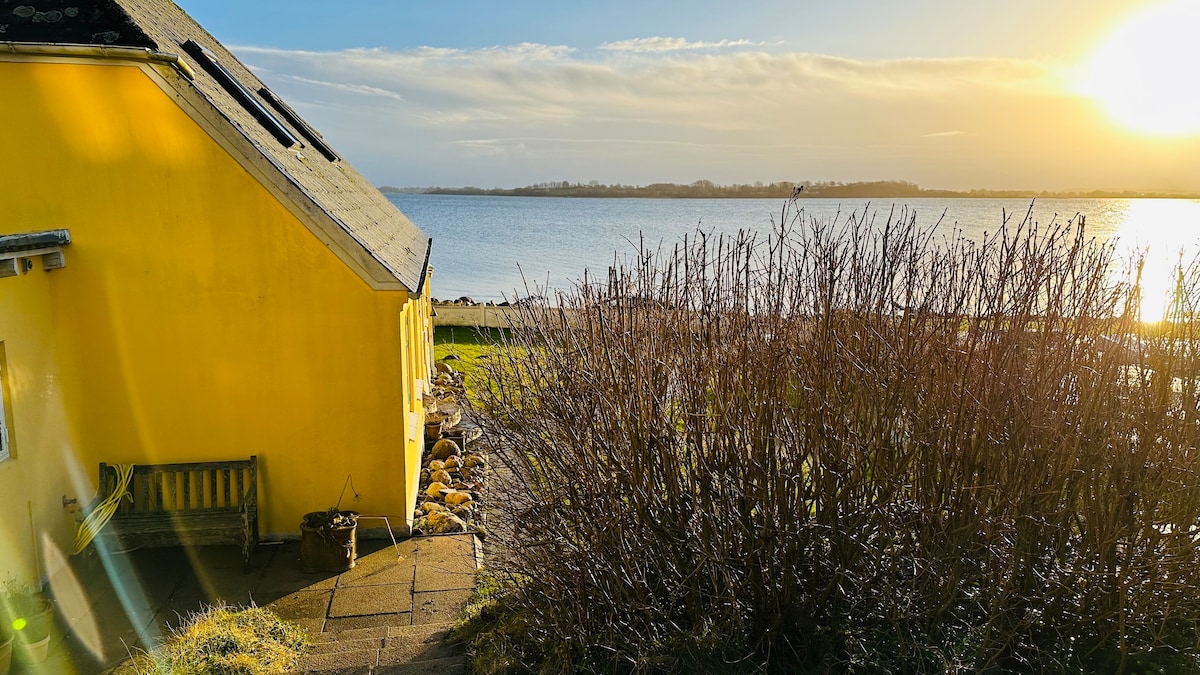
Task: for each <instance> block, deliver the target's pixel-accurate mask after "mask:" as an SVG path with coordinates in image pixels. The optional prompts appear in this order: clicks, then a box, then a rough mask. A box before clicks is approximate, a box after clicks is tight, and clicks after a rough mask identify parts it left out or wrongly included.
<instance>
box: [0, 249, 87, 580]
mask: <svg viewBox="0 0 1200 675" xmlns="http://www.w3.org/2000/svg"><path fill="white" fill-rule="evenodd" d="M62 272H63V270H57V271H53V272H44V271H42V269H41V264H40V262H35V263H34V268H33V270H32V271H31V272H29V273H28V274H24V275H21V276H17V277H8V278H4V279H0V358H3V362H2V363H0V373H3V377H4V379H5V381H6V382H5V384H7V392H6V393H7V394H8V398H9V400H8V406H6V408H7V410H6V412H7V413H8V415H7V422H8V432H9V440H10V449H11V450H12V457H11V458H9V459H7V460H4V461H0V514H2V515H0V581H4V580H6V579H13V580H17V581H21V582H26V583H32V582H35V581H37V580H38V579H39V578H41V577H43V576H45V574H46V565H45V563H44V557H45V555H46V553H47V552H46V551H44V550H42V546H41V541H42V539H43V535H47V536H48V537H49V539H50V541H53V542H56V546H58V547H63V546H66V545H69V543H70V541H71V539H72V537H73V530H72V527H71V524H72V520H71V518H70V516H69V515H68V514H67V513H66V512H65V511H64V509H63V505H62V495H64V494H73V493H74V487H73V486H72V482H71V476H70V475H69V473H68V472H67V471H64V470H63V469H64V466H67V465H68V464H69V463H70V462H71V461H73V457H74V448H75V444H74V443H73V441H72V439H71V436H70V433H69V430H68V425H67V424H66V415H65V413H64V406H63V396H62V388H61V387H60V382H61V377H60V371H59V369H58V364H57V362H56V359H55V353H54V349H53V333H54V315H53V312H51V311H50V288H49V281H50V280H49V277H51V276H53V275H54V274H60V273H62Z"/></svg>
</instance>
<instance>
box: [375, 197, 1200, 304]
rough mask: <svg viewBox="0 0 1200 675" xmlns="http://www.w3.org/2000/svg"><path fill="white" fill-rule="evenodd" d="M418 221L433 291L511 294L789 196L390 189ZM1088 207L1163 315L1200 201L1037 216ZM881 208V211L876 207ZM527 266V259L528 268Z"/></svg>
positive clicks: (1193, 246) (959, 202) (1199, 239)
mask: <svg viewBox="0 0 1200 675" xmlns="http://www.w3.org/2000/svg"><path fill="white" fill-rule="evenodd" d="M389 198H390V199H391V200H392V202H393V203H395V204H396V205H397V206H399V207H400V210H401V211H403V212H404V213H405V214H406V215H407V216H408V217H409V218H411V219H412V220H413V221H414V222H415V223H416V224H417V225H419V226H420V227H421V228H422V229H424V230H425V232H426V233H427V234H429V235H430V236H432V237H433V239H434V245H433V256H432V259H431V262H432V264H433V266H434V268H435V273H434V275H433V295H434V296H435V297H438V298H449V299H453V298H457V297H459V296H463V295H468V296H472V297H473V298H475V299H476V300H478V301H481V302H482V301H485V300H496V301H498V300H502V299H504V297H505V296H508V297H511V296H512V295H513V291H514V290H516V289H521V288H523V287H524V282H523V281H522V273H524V275H525V278H527V279H530V280H531V281H535V282H538V283H542V284H549V285H550V286H551V287H553V288H569V287H570V286H571V284H572V282H573V281H575V280H577V279H579V278H580V277H581V276H582V273H583V270H584V269H585V268H588V269H590V270H592V271H593V272H597V271H599V272H601V273H603V271H604V270H605V269H606V268H607V266H608V265H610V264H611V263H612V262H613V258H614V254H617V255H621V256H625V255H629V254H632V253H634V252H635V251H636V245H637V242H638V240H639V237H642V236H644V237H645V240H646V241H647V242H648V243H649V244H650V245H651V246H657V245H658V244H659V243H660V242H661V243H662V245H663V246H665V247H670V246H673V245H674V244H675V242H677V241H680V240H681V239H682V237H683V236H684V235H685V234H691V233H693V232H695V230H696V228H697V227H700V228H701V229H703V230H705V231H715V232H723V233H736V232H737V231H738V230H750V231H757V232H761V233H764V234H765V233H766V232H768V231H769V230H770V228H771V223H772V220H775V221H778V220H779V216H780V212H781V207H782V206H783V204H784V202H785V200H782V199H588V198H547V197H464V196H448V195H395V194H393V195H389ZM798 204H799V205H800V206H802V207H803V208H804V210H805V214H806V216H812V217H815V218H818V219H821V218H826V219H827V218H832V217H835V216H836V215H837V214H839V213H841V214H842V216H843V217H844V216H845V215H846V214H847V213H849V212H851V211H855V212H857V213H860V214H861V213H862V212H863V211H864V210H866V211H868V213H869V214H874V219H875V222H876V223H882V222H883V221H884V220H886V218H887V216H888V214H889V212H891V211H892V210H893V208H895V211H896V213H897V214H898V213H899V211H900V209H901V208H903V207H907V208H909V209H911V210H914V211H915V212H916V214H917V219H918V224H920V225H922V226H933V225H934V224H935V223H938V222H940V223H941V227H942V228H945V229H946V230H947V232H948V231H949V230H950V229H951V228H953V227H958V228H960V229H961V230H962V231H963V234H964V235H965V236H967V237H968V238H971V239H975V240H978V239H980V238H982V237H983V235H984V233H985V232H995V231H996V230H997V229H998V228H999V227H1000V225H1001V223H1002V221H1003V219H1004V218H1005V216H1008V217H1009V221H1008V222H1009V225H1010V226H1015V225H1016V224H1017V223H1019V222H1020V221H1021V219H1022V218H1023V217H1024V216H1025V214H1026V213H1027V212H1028V211H1029V209H1030V201H1029V200H1022V199H906V200H891V199H876V200H871V201H867V200H861V199H859V200H834V199H804V200H801V201H800V202H798ZM1077 214H1083V215H1085V216H1086V217H1087V232H1088V234H1090V235H1092V236H1095V237H1097V238H1098V239H1100V240H1102V241H1107V240H1110V239H1112V238H1113V237H1116V238H1117V249H1118V256H1119V258H1120V260H1121V261H1122V262H1125V261H1126V260H1128V259H1129V257H1130V256H1132V255H1133V254H1134V253H1135V252H1138V251H1140V252H1144V253H1145V254H1146V260H1147V263H1146V266H1145V269H1144V271H1143V282H1144V288H1145V291H1144V293H1143V297H1144V302H1143V305H1144V306H1143V310H1144V318H1146V319H1154V318H1157V317H1161V315H1162V305H1163V298H1164V297H1165V293H1166V292H1167V290H1169V289H1170V287H1171V285H1172V282H1171V279H1172V278H1173V270H1174V267H1175V266H1176V265H1177V264H1178V262H1179V253H1180V251H1181V250H1185V251H1187V253H1185V257H1184V259H1185V261H1187V260H1190V259H1191V256H1194V255H1195V252H1196V251H1197V250H1200V201H1196V200H1184V199H1044V200H1038V201H1037V202H1035V203H1034V204H1033V218H1034V220H1036V221H1037V222H1038V223H1039V225H1040V226H1042V227H1044V226H1046V225H1047V224H1049V223H1051V222H1057V223H1066V222H1068V221H1071V220H1072V219H1074V218H1075V217H1076V215H1077ZM868 217H869V216H868ZM518 266H519V267H518Z"/></svg>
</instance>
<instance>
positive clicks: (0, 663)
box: [0, 635, 48, 675]
mask: <svg viewBox="0 0 1200 675" xmlns="http://www.w3.org/2000/svg"><path fill="white" fill-rule="evenodd" d="M47 642H48V641H47ZM12 656H13V636H11V635H8V636H4V635H0V675H8V671H9V670H11V669H12Z"/></svg>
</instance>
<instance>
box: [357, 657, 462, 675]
mask: <svg viewBox="0 0 1200 675" xmlns="http://www.w3.org/2000/svg"><path fill="white" fill-rule="evenodd" d="M470 672H471V667H470V664H469V663H468V662H467V657H466V656H450V657H446V658H441V659H428V660H426V661H410V662H408V663H397V664H394V665H388V666H379V667H377V668H375V669H374V670H372V671H371V675H467V673H470Z"/></svg>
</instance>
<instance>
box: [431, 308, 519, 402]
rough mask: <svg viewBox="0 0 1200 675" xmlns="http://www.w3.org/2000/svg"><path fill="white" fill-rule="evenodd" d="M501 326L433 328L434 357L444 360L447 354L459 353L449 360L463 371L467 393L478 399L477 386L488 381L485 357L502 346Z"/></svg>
mask: <svg viewBox="0 0 1200 675" xmlns="http://www.w3.org/2000/svg"><path fill="white" fill-rule="evenodd" d="M502 330H503V329H500V328H467V327H460V326H437V327H435V328H434V329H433V357H434V359H436V360H437V361H439V362H440V361H443V360H444V359H445V358H446V357H447V356H451V355H453V356H457V357H458V358H457V359H452V360H450V361H447V362H446V363H447V364H448V365H449V366H450V367H451V368H453V369H455V370H457V371H460V372H461V373H462V374H463V378H464V384H465V385H466V388H467V395H468V396H469V397H470V398H471V399H472V400H477V395H476V394H475V393H474V392H475V391H476V390H477V389H476V388H477V387H480V386H482V385H483V383H484V382H486V381H487V375H486V374H485V373H484V372H483V367H482V366H483V361H484V360H485V359H487V358H488V355H489V354H490V353H491V352H492V351H493V350H495V349H497V348H498V347H497V346H496V343H497V342H498V341H499V340H500V337H501V332H502Z"/></svg>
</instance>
